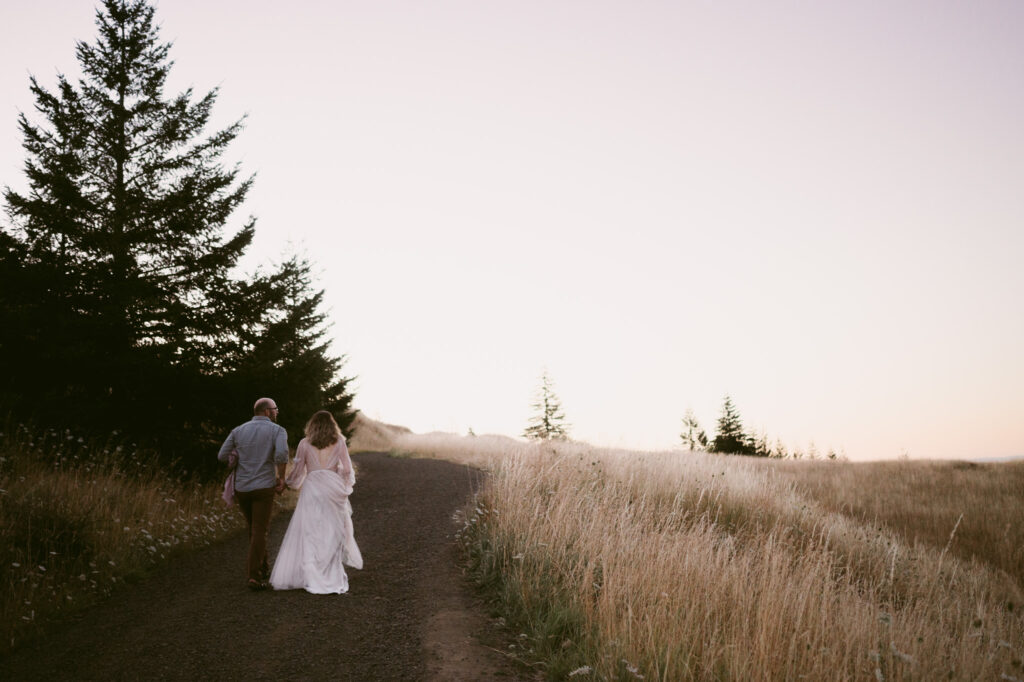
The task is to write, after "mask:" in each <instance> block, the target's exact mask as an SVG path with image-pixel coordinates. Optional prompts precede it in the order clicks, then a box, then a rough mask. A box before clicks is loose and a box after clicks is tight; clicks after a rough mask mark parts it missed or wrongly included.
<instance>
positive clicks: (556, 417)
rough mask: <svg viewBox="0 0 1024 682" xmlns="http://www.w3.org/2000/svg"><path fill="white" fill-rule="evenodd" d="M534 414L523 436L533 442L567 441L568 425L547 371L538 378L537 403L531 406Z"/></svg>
mask: <svg viewBox="0 0 1024 682" xmlns="http://www.w3.org/2000/svg"><path fill="white" fill-rule="evenodd" d="M531 407H533V409H534V410H535V411H536V413H535V414H534V415H533V417H531V418H530V421H529V425H528V426H527V427H526V430H525V431H524V432H523V435H524V436H526V437H527V438H530V439H533V440H568V439H569V425H568V424H567V423H566V421H565V413H564V412H563V411H562V404H561V401H559V399H558V397H557V396H556V395H555V392H554V389H553V387H552V384H551V378H550V377H549V376H548V373H547V371H544V372H543V373H542V374H541V377H540V388H539V389H538V391H537V402H535V403H533V405H531Z"/></svg>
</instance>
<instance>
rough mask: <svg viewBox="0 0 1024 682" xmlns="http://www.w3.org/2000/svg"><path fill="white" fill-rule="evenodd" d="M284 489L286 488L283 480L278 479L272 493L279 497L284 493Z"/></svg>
mask: <svg viewBox="0 0 1024 682" xmlns="http://www.w3.org/2000/svg"><path fill="white" fill-rule="evenodd" d="M286 487H287V486H286V485H285V484H284V479H283V478H278V479H277V485H275V486H274V492H275V493H277V494H278V495H280V494H281V493H283V492H284V489H285V488H286Z"/></svg>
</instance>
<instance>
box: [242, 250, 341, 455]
mask: <svg viewBox="0 0 1024 682" xmlns="http://www.w3.org/2000/svg"><path fill="white" fill-rule="evenodd" d="M310 270H311V267H310V263H309V261H308V260H306V259H305V258H300V257H297V256H295V257H292V258H289V259H288V260H287V261H285V262H284V263H283V264H282V265H281V267H280V270H279V272H278V273H277V275H276V276H275V277H274V278H273V280H272V283H271V284H272V286H271V287H269V293H270V294H280V296H279V297H278V299H277V300H272V301H268V300H266V299H264V300H262V301H261V305H262V312H263V313H264V315H265V317H266V319H265V320H263V322H262V324H263V325H264V326H263V327H260V326H258V325H257V327H256V329H255V330H254V331H255V333H253V332H252V331H250V337H251V338H249V339H247V340H246V341H245V342H244V343H243V344H242V348H241V349H240V352H239V353H238V355H239V357H241V358H242V359H243V360H242V363H241V366H240V367H238V368H237V380H236V381H234V382H232V385H231V390H232V391H233V392H234V393H240V394H242V395H261V394H264V393H265V394H267V395H272V396H274V399H275V400H276V402H277V404H278V405H280V406H282V409H281V413H280V415H279V417H278V421H279V423H280V424H281V425H282V426H284V427H285V428H286V429H287V430H288V434H289V436H290V437H291V440H292V444H293V445H295V444H297V443H298V441H299V440H300V439H301V438H302V431H303V427H304V426H305V424H306V420H307V419H309V417H310V416H311V415H312V414H313V413H314V412H316V411H317V410H328V411H330V412H331V413H332V414H333V415H334V418H335V420H336V421H337V422H338V426H340V427H341V430H342V432H343V433H344V434H345V436H346V437H348V438H351V436H352V435H353V433H354V425H353V422H354V420H355V417H356V411H355V410H353V409H352V395H351V394H350V393H348V392H347V385H348V383H349V382H350V381H351V379H350V378H340V379H339V378H338V373H339V372H340V370H341V368H342V366H343V364H344V358H343V357H342V358H336V357H333V356H331V355H330V351H329V348H328V343H327V340H326V338H325V337H326V332H327V326H326V315H325V314H324V313H323V312H321V308H322V305H323V296H324V292H323V291H322V290H315V289H314V288H313V279H312V274H311V272H310ZM267 298H272V296H268V297H267ZM238 383H241V384H242V385H241V386H238V385H237V384H238Z"/></svg>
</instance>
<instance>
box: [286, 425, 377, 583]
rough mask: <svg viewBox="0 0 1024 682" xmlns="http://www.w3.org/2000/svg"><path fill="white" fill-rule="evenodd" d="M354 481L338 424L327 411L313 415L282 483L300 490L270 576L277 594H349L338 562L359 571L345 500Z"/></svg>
mask: <svg viewBox="0 0 1024 682" xmlns="http://www.w3.org/2000/svg"><path fill="white" fill-rule="evenodd" d="M303 481H305V483H303ZM355 482H356V476H355V472H354V471H353V470H352V460H351V459H350V458H349V455H348V448H347V447H346V446H345V436H343V435H342V434H341V429H339V428H338V423H337V422H336V421H334V417H333V415H331V413H330V412H327V411H326V410H321V411H320V412H317V413H316V414H314V415H313V417H312V418H311V419H310V420H309V422H308V423H307V424H306V437H305V438H303V439H302V440H301V441H300V442H299V447H298V448H297V449H296V451H295V465H294V468H293V469H292V471H291V473H290V474H288V477H287V479H286V480H285V483H286V484H287V485H288V487H290V488H299V487H301V488H302V490H301V492H300V493H299V502H298V504H297V505H296V506H295V513H294V514H292V520H291V521H290V522H289V524H288V530H287V531H285V534H284V540H282V541H281V549H280V550H279V551H278V554H277V560H276V561H274V571H273V573H271V574H270V584H271V585H273V587H274V589H275V590H292V589H299V588H301V589H304V590H306V591H307V592H312V593H314V594H341V593H342V592H348V576H347V575H345V568H344V566H343V565H342V564H347V565H349V566H351V567H352V568H362V567H363V557H362V555H361V554H360V553H359V547H357V546H356V540H355V537H354V536H353V534H352V505H351V504H349V501H348V496H349V495H351V494H352V486H353V485H355Z"/></svg>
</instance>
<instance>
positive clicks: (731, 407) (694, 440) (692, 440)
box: [470, 370, 845, 459]
mask: <svg viewBox="0 0 1024 682" xmlns="http://www.w3.org/2000/svg"><path fill="white" fill-rule="evenodd" d="M530 407H531V408H532V410H533V415H532V416H531V417H530V420H529V423H528V425H527V427H526V430H525V431H523V436H524V437H526V438H528V439H530V440H560V441H566V440H569V425H568V424H567V423H566V420H565V411H564V410H563V408H562V401H561V400H559V398H558V396H557V395H555V390H554V384H553V382H552V381H551V377H550V376H549V375H548V372H547V370H545V371H544V372H543V373H542V374H541V377H540V387H539V388H538V389H537V395H536V398H535V401H534V402H533V403H532V404H531V406H530ZM716 426H717V432H716V433H715V436H714V438H709V437H708V435H707V432H706V431H705V430H704V429H703V428H701V426H700V423H699V422H698V421H697V417H696V415H694V413H693V410H692V409H687V410H686V414H685V415H684V416H683V431H682V433H680V434H679V437H680V439H681V440H682V443H683V445H684V446H685V447H686V448H687V449H688V450H693V451H695V452H700V451H705V452H719V453H723V454H730V455H750V456H754V457H773V458H777V459H784V458H787V457H791V458H794V459H801V458H803V457H804V456H805V453H804V452H803V451H801V450H792V451H790V450H788V449H786V446H785V445H783V443H782V441H781V440H776V441H775V443H774V444H770V443H769V442H768V434H767V433H764V432H762V433H761V434H760V435H754V434H752V433H750V432H748V431H747V430H746V429H744V427H743V420H742V419H741V418H740V413H739V410H738V409H737V408H736V405H735V404H734V403H733V401H732V398H731V397H729V396H728V395H727V396H725V400H724V401H723V403H722V414H721V415H720V416H719V418H718V423H717V425H716ZM470 435H473V432H472V429H470ZM806 456H807V457H808V458H809V459H817V458H818V456H819V455H818V452H817V449H816V448H815V446H814V444H813V443H811V445H810V447H809V448H808V450H807V452H806ZM826 457H827V458H828V459H840V458H845V455H839V454H837V453H836V452H835V450H831V449H830V450H829V451H828V454H827V455H826Z"/></svg>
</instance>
